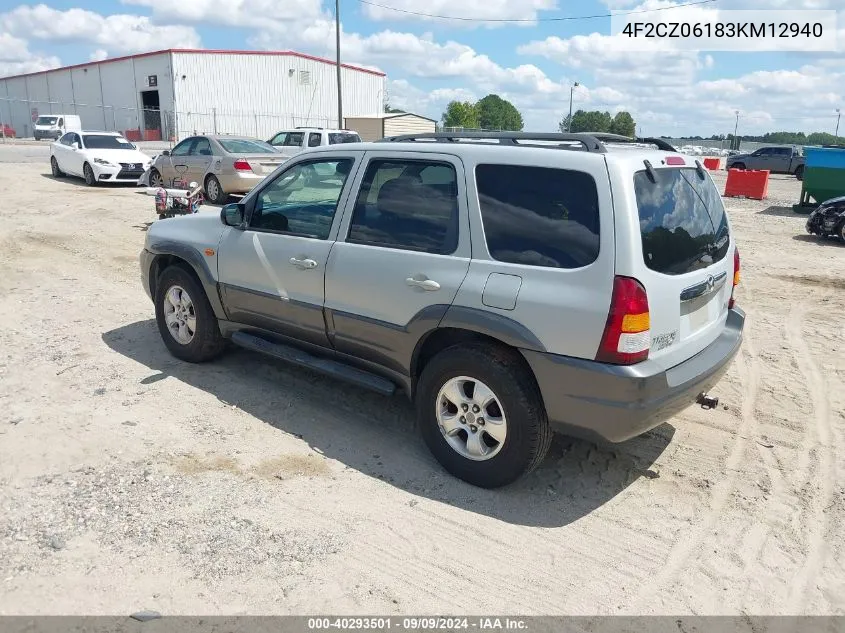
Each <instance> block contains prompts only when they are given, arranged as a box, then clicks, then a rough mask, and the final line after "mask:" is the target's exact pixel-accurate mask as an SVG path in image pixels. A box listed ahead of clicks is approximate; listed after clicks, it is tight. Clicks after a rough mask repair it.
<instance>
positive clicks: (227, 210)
mask: <svg viewBox="0 0 845 633" xmlns="http://www.w3.org/2000/svg"><path fill="white" fill-rule="evenodd" d="M220 220H221V221H222V222H223V224H225V225H226V226H234V227H239V226H241V225H242V224H243V222H244V205H243V203H240V202H233V203H232V204H227V205H224V206H223V208H222V209H220Z"/></svg>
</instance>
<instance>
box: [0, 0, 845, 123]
mask: <svg viewBox="0 0 845 633" xmlns="http://www.w3.org/2000/svg"><path fill="white" fill-rule="evenodd" d="M373 1H374V2H376V3H377V4H381V5H384V6H385V7H392V8H394V9H395V8H398V9H404V10H406V11H410V12H421V13H430V14H437V15H444V16H452V17H469V18H477V19H479V20H495V19H516V20H526V21H527V22H521V23H505V24H502V23H496V24H493V23H490V22H478V21H475V22H473V21H469V22H468V21H458V20H435V19H431V18H427V17H424V16H416V15H411V14H410V13H402V12H399V11H395V10H390V9H382V8H378V7H376V6H373V5H368V4H364V3H362V2H360V0H341V20H342V25H343V43H342V52H343V58H344V61H347V62H350V63H359V64H363V65H367V66H370V67H376V68H379V69H381V70H383V71H385V72H386V73H387V74H388V78H389V84H388V91H389V99H390V102H391V105H394V106H397V107H401V108H405V109H408V110H412V111H417V112H420V113H421V114H425V115H428V116H432V117H433V118H439V117H440V114H441V113H442V112H443V110H444V108H445V106H446V103H448V101H449V100H451V99H456V98H457V99H462V100H474V99H478V98H480V97H482V96H484V95H485V94H488V93H490V92H495V93H497V94H500V95H502V96H504V97H506V98H508V99H510V100H511V101H513V102H514V103H515V104H516V105H517V107H518V108H519V109H520V110H521V111H522V113H523V116H524V118H525V120H526V128H527V129H532V130H554V129H556V125H557V122H558V121H559V120H560V118H561V117H562V116H563V115H565V114H566V112H567V111H568V108H569V87H570V85H571V83H572V82H574V81H578V82H579V83H580V84H581V86H579V88H577V89H576V91H575V108H576V109H578V108H579V107H580V108H587V109H604V110H609V111H611V112H616V111H619V110H622V109H625V110H629V111H630V112H632V114H633V115H634V118H635V119H636V120H637V122H638V124H639V125H640V127H641V131H642V132H643V133H644V134H672V135H674V134H700V135H705V136H706V135H710V134H714V133H726V132H730V131H732V130H733V126H734V123H735V111H736V110H739V111H740V126H741V129H742V131H744V132H745V133H757V132H763V131H771V130H804V131H807V132H809V131H816V130H820V131H830V132H833V129H834V126H835V124H836V113H835V110H836V108H840V107H841V108H843V109H845V0H717V1H716V2H712V3H709V4H707V5H706V6H697V7H681V8H677V9H673V10H672V12H673V13H672V15H678V16H694V15H704V13H701V12H710V14H713V13H716V12H720V11H723V10H725V9H753V10H756V11H758V12H759V15H760V19H761V20H765V19H766V16H767V12H766V11H767V9H783V8H788V9H801V8H816V9H836V10H837V11H839V42H840V49H839V51H837V52H828V53H783V52H739V53H735V52H731V53H725V52H707V51H693V50H676V49H675V48H668V49H666V48H664V49H662V50H661V49H658V48H657V47H646V48H645V49H643V50H640V51H636V52H632V51H630V50H628V49H626V48H625V46H623V45H622V43H621V38H620V37H619V36H611V34H610V19H609V18H599V19H578V20H569V21H545V20H549V19H550V18H557V17H564V16H566V17H578V16H588V15H594V14H606V13H608V12H609V11H610V10H611V9H620V10H625V11H646V12H648V11H652V13H644V14H642V15H643V16H644V17H645V16H646V15H649V16H652V15H669V12H668V11H665V7H669V6H674V5H678V4H684V2H681V1H678V2H672V1H670V0H578V1H573V0H569V1H567V0H464V1H463V3H460V4H458V3H454V2H451V0H373ZM686 1H689V0H686ZM655 9H660V11H654V10H655ZM333 11H334V1H333V0H177V2H174V1H173V0H120V1H119V2H106V1H104V0H48V1H47V2H45V3H38V4H17V3H16V2H15V0H2V4H0V75H7V74H13V73H18V72H30V71H33V70H41V69H44V68H49V67H53V66H56V65H65V64H73V63H80V62H84V61H88V60H91V59H100V58H104V57H113V56H119V55H125V54H129V53H135V52H144V51H148V50H157V49H161V48H169V47H186V48H190V47H202V48H225V49H293V50H299V51H302V52H307V53H311V54H315V55H321V56H328V57H331V56H333V55H334V34H333V19H334V15H333ZM696 12H698V13H696ZM665 19H668V18H665ZM532 20H534V21H533V22H532ZM840 51H841V52H840ZM841 129H845V126H843V127H842V128H841Z"/></svg>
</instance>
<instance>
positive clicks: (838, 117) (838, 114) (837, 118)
mask: <svg viewBox="0 0 845 633" xmlns="http://www.w3.org/2000/svg"><path fill="white" fill-rule="evenodd" d="M841 118H842V110H840V109H839V108H836V134H835V135H834V136H836V140H837V142H838V141H839V119H841Z"/></svg>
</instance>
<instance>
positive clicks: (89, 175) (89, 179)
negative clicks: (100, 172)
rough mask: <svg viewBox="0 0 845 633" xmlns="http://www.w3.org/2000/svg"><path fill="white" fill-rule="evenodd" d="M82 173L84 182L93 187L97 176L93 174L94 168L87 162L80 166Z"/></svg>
mask: <svg viewBox="0 0 845 633" xmlns="http://www.w3.org/2000/svg"><path fill="white" fill-rule="evenodd" d="M82 175H83V176H84V177H85V184H86V185H88V186H89V187H93V186H95V185H96V184H97V178H96V177H95V176H94V170H93V168H92V167H91V165H89V164H88V163H85V165H83V166H82Z"/></svg>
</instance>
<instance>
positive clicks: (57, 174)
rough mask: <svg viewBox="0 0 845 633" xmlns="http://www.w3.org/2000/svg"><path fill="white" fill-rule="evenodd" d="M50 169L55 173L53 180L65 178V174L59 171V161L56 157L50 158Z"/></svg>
mask: <svg viewBox="0 0 845 633" xmlns="http://www.w3.org/2000/svg"><path fill="white" fill-rule="evenodd" d="M50 169H51V170H52V171H53V178H64V175H65V172H63V171H62V170H61V169H59V161H57V160H56V157H55V156H51V157H50Z"/></svg>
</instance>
